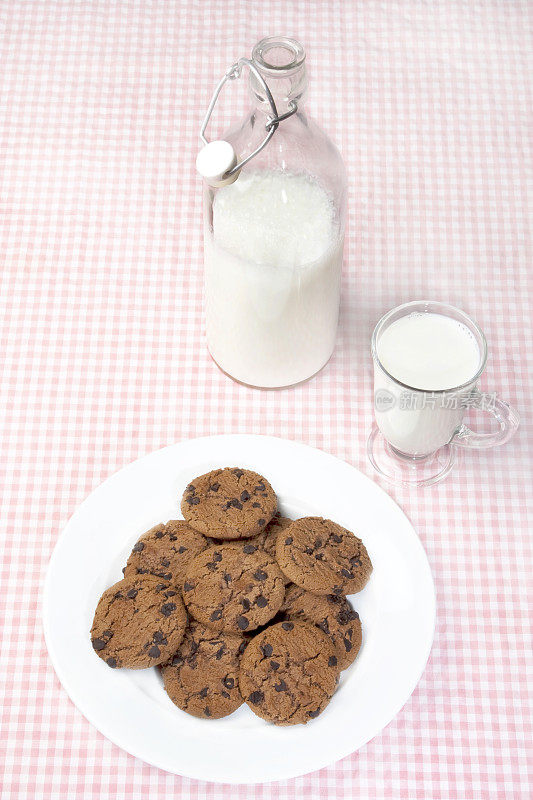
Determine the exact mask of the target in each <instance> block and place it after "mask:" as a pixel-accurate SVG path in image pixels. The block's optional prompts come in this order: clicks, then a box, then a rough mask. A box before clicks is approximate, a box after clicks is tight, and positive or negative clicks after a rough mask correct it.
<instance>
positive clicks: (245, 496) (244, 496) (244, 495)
mask: <svg viewBox="0 0 533 800" xmlns="http://www.w3.org/2000/svg"><path fill="white" fill-rule="evenodd" d="M249 499H250V495H249V493H248V492H247V491H246V489H245V490H244V492H241V500H242V502H243V503H246V501H247V500H249Z"/></svg>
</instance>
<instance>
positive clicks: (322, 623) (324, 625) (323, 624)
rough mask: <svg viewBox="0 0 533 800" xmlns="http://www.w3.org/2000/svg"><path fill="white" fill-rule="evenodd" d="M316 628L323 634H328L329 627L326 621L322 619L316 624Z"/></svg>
mask: <svg viewBox="0 0 533 800" xmlns="http://www.w3.org/2000/svg"><path fill="white" fill-rule="evenodd" d="M317 628H320V630H321V631H324V633H329V625H328V621H327V619H326V618H324V619H323V620H321V621H320V622H317Z"/></svg>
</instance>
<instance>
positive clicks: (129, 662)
mask: <svg viewBox="0 0 533 800" xmlns="http://www.w3.org/2000/svg"><path fill="white" fill-rule="evenodd" d="M186 624H187V613H186V611H185V608H184V606H183V603H182V602H181V599H180V596H179V592H178V590H177V589H176V588H174V587H173V586H172V585H171V584H170V583H168V582H165V581H161V579H160V578H156V577H154V576H152V575H139V576H137V577H134V578H124V579H123V580H121V581H119V582H118V583H115V584H114V585H113V586H110V588H109V589H106V591H105V592H104V593H103V595H102V596H101V597H100V600H99V601H98V605H97V607H96V612H95V615H94V620H93V626H92V628H91V643H92V646H93V648H94V650H95V652H96V653H97V655H98V656H100V658H101V659H103V660H104V661H105V662H106V664H107V665H108V666H109V667H130V668H131V669H143V668H145V667H153V666H155V665H156V664H161V663H162V662H163V661H168V659H169V658H170V657H171V656H172V655H173V653H175V652H176V650H177V648H178V646H179V644H180V642H181V640H182V639H183V634H184V632H185V626H186Z"/></svg>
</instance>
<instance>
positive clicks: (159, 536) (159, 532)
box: [155, 531, 164, 539]
mask: <svg viewBox="0 0 533 800" xmlns="http://www.w3.org/2000/svg"><path fill="white" fill-rule="evenodd" d="M163 536H164V532H163V531H156V532H155V538H156V539H162V538H163Z"/></svg>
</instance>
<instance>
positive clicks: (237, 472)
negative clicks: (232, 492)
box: [232, 469, 244, 478]
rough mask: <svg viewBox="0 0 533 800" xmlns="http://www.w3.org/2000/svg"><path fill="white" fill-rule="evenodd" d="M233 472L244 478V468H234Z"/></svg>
mask: <svg viewBox="0 0 533 800" xmlns="http://www.w3.org/2000/svg"><path fill="white" fill-rule="evenodd" d="M232 472H233V474H234V475H236V476H237V478H242V476H243V475H244V472H243V470H242V469H234V470H232Z"/></svg>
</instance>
